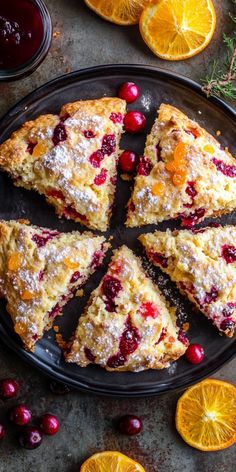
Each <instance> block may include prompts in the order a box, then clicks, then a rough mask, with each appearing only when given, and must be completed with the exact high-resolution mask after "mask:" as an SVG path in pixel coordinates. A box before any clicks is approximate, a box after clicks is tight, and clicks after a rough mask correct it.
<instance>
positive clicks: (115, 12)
mask: <svg viewBox="0 0 236 472" xmlns="http://www.w3.org/2000/svg"><path fill="white" fill-rule="evenodd" d="M149 2H150V0H109V2H108V1H107V0H85V3H86V4H87V5H88V7H90V8H91V9H92V10H93V11H95V13H97V14H98V15H99V16H101V17H102V18H104V19H105V20H108V21H111V22H112V23H116V24H118V25H135V24H136V23H138V22H139V18H140V15H141V13H142V11H143V9H144V7H145V6H146V5H147V4H148V3H149Z"/></svg>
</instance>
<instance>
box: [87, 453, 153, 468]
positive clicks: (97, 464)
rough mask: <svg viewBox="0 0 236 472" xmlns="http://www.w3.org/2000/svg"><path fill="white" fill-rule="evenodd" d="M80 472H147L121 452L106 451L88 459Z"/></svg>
mask: <svg viewBox="0 0 236 472" xmlns="http://www.w3.org/2000/svg"><path fill="white" fill-rule="evenodd" d="M80 472H145V469H144V468H143V467H142V466H141V465H140V464H138V462H135V461H133V460H132V459H130V458H129V457H127V456H125V455H124V454H121V453H120V452H116V451H105V452H99V453H98V454H94V455H93V456H91V457H90V458H89V459H87V460H86V461H85V462H84V463H83V465H82V467H81V469H80Z"/></svg>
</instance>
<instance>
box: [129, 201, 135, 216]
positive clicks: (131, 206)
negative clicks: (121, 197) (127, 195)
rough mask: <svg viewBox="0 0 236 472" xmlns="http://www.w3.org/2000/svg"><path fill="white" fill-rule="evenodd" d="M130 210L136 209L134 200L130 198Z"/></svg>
mask: <svg viewBox="0 0 236 472" xmlns="http://www.w3.org/2000/svg"><path fill="white" fill-rule="evenodd" d="M129 211H131V212H132V213H133V212H134V211H135V204H134V202H133V201H132V200H130V202H129Z"/></svg>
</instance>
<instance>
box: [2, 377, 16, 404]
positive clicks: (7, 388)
mask: <svg viewBox="0 0 236 472" xmlns="http://www.w3.org/2000/svg"><path fill="white" fill-rule="evenodd" d="M19 388H20V385H19V384H18V382H17V381H16V380H13V379H2V380H0V398H1V400H8V399H9V398H13V397H15V396H16V395H17V394H18V391H19Z"/></svg>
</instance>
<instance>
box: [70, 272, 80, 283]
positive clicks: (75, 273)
mask: <svg viewBox="0 0 236 472" xmlns="http://www.w3.org/2000/svg"><path fill="white" fill-rule="evenodd" d="M80 277H81V274H80V272H79V271H76V272H74V274H73V275H72V276H71V279H70V284H74V283H75V282H77V281H78V280H79V278H80Z"/></svg>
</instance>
